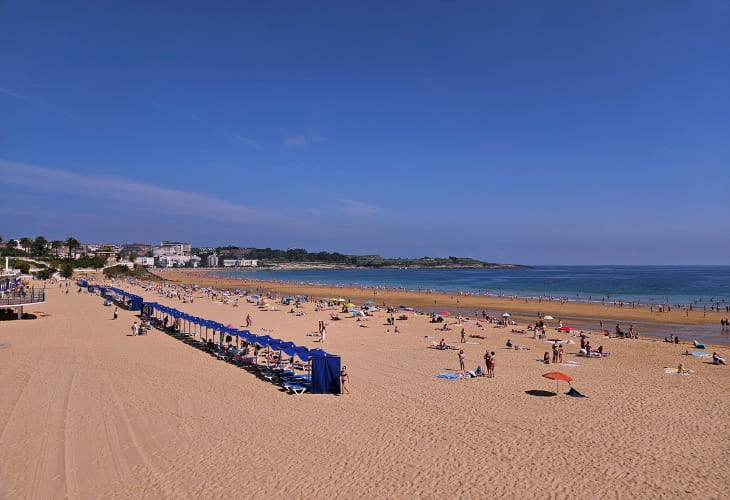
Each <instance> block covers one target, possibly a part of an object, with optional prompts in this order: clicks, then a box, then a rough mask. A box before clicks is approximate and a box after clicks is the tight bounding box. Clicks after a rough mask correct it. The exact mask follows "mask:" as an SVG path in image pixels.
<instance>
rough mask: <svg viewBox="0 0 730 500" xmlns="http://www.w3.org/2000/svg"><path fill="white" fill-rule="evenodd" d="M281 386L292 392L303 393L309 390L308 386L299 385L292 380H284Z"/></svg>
mask: <svg viewBox="0 0 730 500" xmlns="http://www.w3.org/2000/svg"><path fill="white" fill-rule="evenodd" d="M281 386H282V387H283V388H284V389H286V390H287V391H289V392H290V393H292V394H304V393H305V392H307V391H308V390H309V386H306V385H299V384H295V383H292V382H284V383H283V384H281Z"/></svg>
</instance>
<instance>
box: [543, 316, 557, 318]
mask: <svg viewBox="0 0 730 500" xmlns="http://www.w3.org/2000/svg"><path fill="white" fill-rule="evenodd" d="M542 319H555V318H553V317H552V316H543V317H542Z"/></svg>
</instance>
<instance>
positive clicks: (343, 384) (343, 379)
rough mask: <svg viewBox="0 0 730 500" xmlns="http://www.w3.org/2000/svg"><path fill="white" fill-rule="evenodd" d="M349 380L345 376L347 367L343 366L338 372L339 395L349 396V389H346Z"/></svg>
mask: <svg viewBox="0 0 730 500" xmlns="http://www.w3.org/2000/svg"><path fill="white" fill-rule="evenodd" d="M349 379H350V376H349V375H348V374H347V367H346V366H344V365H343V366H342V369H341V370H340V393H343V394H350V389H349V388H348V387H347V382H348V380H349Z"/></svg>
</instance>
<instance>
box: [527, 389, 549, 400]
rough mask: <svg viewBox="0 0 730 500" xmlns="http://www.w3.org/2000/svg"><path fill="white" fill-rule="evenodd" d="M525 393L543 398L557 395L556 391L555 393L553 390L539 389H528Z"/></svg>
mask: <svg viewBox="0 0 730 500" xmlns="http://www.w3.org/2000/svg"><path fill="white" fill-rule="evenodd" d="M525 394H529V395H530V396H540V397H543V398H549V397H552V396H557V393H555V392H550V391H541V390H539V389H530V390H529V391H525Z"/></svg>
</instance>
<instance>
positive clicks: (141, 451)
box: [102, 375, 162, 497]
mask: <svg viewBox="0 0 730 500" xmlns="http://www.w3.org/2000/svg"><path fill="white" fill-rule="evenodd" d="M103 388H104V389H106V390H103V396H102V397H104V399H103V401H105V402H111V403H113V405H112V408H113V412H110V411H109V408H108V406H106V405H105V407H106V408H105V414H106V418H105V419H104V421H105V425H106V426H107V436H113V435H114V433H113V432H109V426H110V423H113V422H115V421H116V422H119V421H121V424H122V425H117V426H115V427H116V430H117V433H118V434H123V435H125V436H126V438H127V439H128V441H129V443H131V447H133V448H134V452H135V454H136V455H137V456H138V457H139V459H140V461H141V463H142V464H143V465H144V467H145V468H146V469H147V473H148V476H149V478H150V479H151V482H150V483H148V484H141V487H142V496H146V495H151V496H153V497H161V496H162V491H159V490H158V491H153V492H150V491H145V490H147V489H148V488H149V487H154V486H155V485H154V484H153V483H154V482H157V481H159V480H160V477H161V475H160V473H159V471H158V469H157V467H156V466H155V465H154V463H153V462H152V460H151V459H150V457H149V456H148V454H147V452H146V451H145V448H144V446H143V444H142V442H141V440H140V439H139V436H138V435H137V432H136V431H135V430H134V425H132V421H131V419H130V418H129V414H128V412H127V409H126V408H125V407H124V404H123V403H122V399H121V398H120V397H119V394H118V392H117V389H116V387H115V386H114V382H113V381H112V380H111V379H110V378H109V376H107V375H105V376H104V384H103ZM114 448H115V449H112V448H111V447H110V451H111V452H112V460H113V461H114V462H115V464H116V466H117V467H118V470H121V468H124V469H126V470H125V473H126V474H132V472H133V471H132V469H133V467H132V468H130V467H129V466H128V464H127V463H126V461H125V459H124V458H123V457H122V458H121V460H120V457H119V454H123V453H124V452H125V451H126V450H127V449H129V448H130V446H126V445H122V443H121V442H120V440H119V439H115V447H114ZM138 479H141V478H138ZM155 490H157V488H155Z"/></svg>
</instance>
